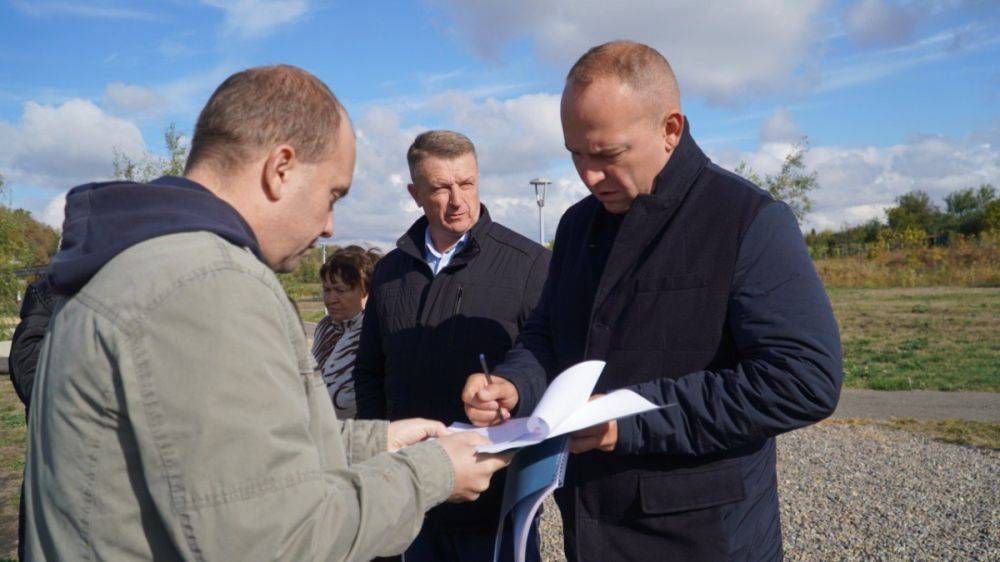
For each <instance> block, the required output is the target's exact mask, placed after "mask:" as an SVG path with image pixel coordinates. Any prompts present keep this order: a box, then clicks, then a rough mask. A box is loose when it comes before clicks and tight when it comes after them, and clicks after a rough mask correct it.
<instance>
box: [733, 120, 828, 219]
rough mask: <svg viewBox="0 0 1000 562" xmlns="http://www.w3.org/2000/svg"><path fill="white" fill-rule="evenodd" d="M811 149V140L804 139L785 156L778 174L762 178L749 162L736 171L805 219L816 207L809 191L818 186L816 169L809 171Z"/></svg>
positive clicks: (796, 216)
mask: <svg viewBox="0 0 1000 562" xmlns="http://www.w3.org/2000/svg"><path fill="white" fill-rule="evenodd" d="M808 151H809V142H808V140H807V139H806V138H803V139H802V140H801V141H799V142H797V143H796V144H795V145H794V147H793V148H792V151H791V152H790V153H788V155H787V156H785V161H784V162H783V163H782V165H781V171H780V172H778V173H777V174H767V175H766V176H764V177H763V178H762V177H760V175H758V174H757V173H756V172H754V171H753V169H752V168H751V167H750V165H749V164H747V163H746V162H740V164H739V165H738V166H737V167H736V170H735V171H736V173H737V174H738V175H741V176H743V177H745V178H747V179H748V180H750V181H752V182H753V183H755V184H757V185H759V186H761V187H762V188H764V189H766V190H767V192H768V193H770V194H771V196H772V197H774V198H775V199H777V200H779V201H784V202H785V203H786V204H787V205H788V206H789V207H791V208H792V212H793V213H795V218H796V219H797V220H798V221H799V222H802V219H803V218H805V216H806V215H807V214H809V212H810V211H812V208H813V202H812V199H810V198H809V193H810V192H812V191H814V190H816V188H818V187H819V180H818V178H817V175H816V172H812V173H809V172H807V171H806V165H805V155H806V153H807V152H808Z"/></svg>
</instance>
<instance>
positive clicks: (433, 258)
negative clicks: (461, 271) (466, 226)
mask: <svg viewBox="0 0 1000 562" xmlns="http://www.w3.org/2000/svg"><path fill="white" fill-rule="evenodd" d="M468 240H469V233H468V232H466V233H465V234H463V235H462V237H461V238H459V239H458V242H456V243H455V245H454V246H452V247H451V248H448V249H447V250H446V251H444V252H439V251H437V248H435V247H434V241H433V240H431V229H430V227H427V228H426V229H425V230H424V260H426V261H427V265H429V266H430V267H431V272H432V273H434V275H437V274H438V272H439V271H441V270H442V269H444V268H446V267H448V264H449V263H451V258H453V257H454V256H455V254H457V253H459V252H461V251H462V248H464V247H465V243H466V242H467V241H468Z"/></svg>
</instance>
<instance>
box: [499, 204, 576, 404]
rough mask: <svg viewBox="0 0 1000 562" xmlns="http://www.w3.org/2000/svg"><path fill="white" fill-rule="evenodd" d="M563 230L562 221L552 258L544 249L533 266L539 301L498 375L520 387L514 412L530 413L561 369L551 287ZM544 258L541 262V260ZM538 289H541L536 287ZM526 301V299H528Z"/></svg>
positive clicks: (557, 232)
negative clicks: (556, 353) (554, 337)
mask: <svg viewBox="0 0 1000 562" xmlns="http://www.w3.org/2000/svg"><path fill="white" fill-rule="evenodd" d="M563 229H564V225H563V221H560V223H559V228H558V229H557V230H556V244H555V249H554V250H553V252H552V254H551V257H550V255H549V253H548V252H545V253H544V254H543V255H542V256H541V257H539V259H538V260H536V262H535V265H534V267H533V268H532V273H531V276H532V279H531V280H529V285H533V286H534V287H540V288H541V296H539V297H538V299H537V302H538V304H537V305H535V306H534V309H533V310H531V313H530V315H528V319H527V321H526V322H525V324H524V326H523V327H522V328H521V331H520V333H519V334H518V336H517V341H516V342H515V343H514V347H513V348H511V350H510V351H508V352H507V355H506V356H505V357H504V360H503V363H502V364H500V365H498V366H497V367H496V370H495V374H496V375H498V376H500V377H503V378H505V379H507V380H509V381H510V382H511V383H512V384H513V385H514V386H515V387H516V388H517V394H518V399H517V407H516V408H515V409H514V414H515V415H516V414H518V413H519V412H528V413H530V412H531V411H532V410H534V409H535V406H536V405H537V404H538V401H539V400H541V399H542V394H544V393H545V387H546V386H548V378H549V377H550V376H555V375H556V374H557V373H558V371H559V369H558V365H557V363H556V359H555V356H554V355H553V353H552V349H553V346H552V336H551V331H550V329H549V320H550V317H549V313H550V307H551V304H550V303H551V302H552V298H551V294H552V287H553V286H554V285H555V283H556V276H557V275H558V271H559V267H558V265H557V264H558V263H559V260H560V259H561V258H560V256H561V255H562V252H560V250H559V247H560V246H559V240H560V236H559V234H560V232H562V231H563ZM543 259H544V260H545V261H542V260H543ZM535 290H538V289H535ZM526 300H527V299H526Z"/></svg>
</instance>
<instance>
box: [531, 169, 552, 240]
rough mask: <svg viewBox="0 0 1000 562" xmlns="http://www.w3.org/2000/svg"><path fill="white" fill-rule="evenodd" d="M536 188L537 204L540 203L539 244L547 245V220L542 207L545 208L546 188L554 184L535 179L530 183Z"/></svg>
mask: <svg viewBox="0 0 1000 562" xmlns="http://www.w3.org/2000/svg"><path fill="white" fill-rule="evenodd" d="M528 183H530V184H531V185H532V187H534V188H535V203H538V243H539V244H541V245H542V246H544V245H545V218H544V217H543V216H542V207H544V206H545V188H546V186H548V185H549V184H550V183H552V181H551V180H549V178H535V179H533V180H531V181H530V182H528Z"/></svg>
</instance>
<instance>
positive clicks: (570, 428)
mask: <svg viewBox="0 0 1000 562" xmlns="http://www.w3.org/2000/svg"><path fill="white" fill-rule="evenodd" d="M603 370H604V361H584V362H583V363H577V364H576V365H573V366H572V367H570V368H569V369H566V370H565V371H563V372H562V373H560V374H559V376H557V377H556V378H555V379H553V380H552V382H551V383H549V387H548V389H546V390H545V394H544V395H543V396H542V399H541V401H540V402H539V403H538V407H536V408H535V411H534V412H532V413H531V415H530V416H528V417H522V418H512V419H509V420H507V421H506V422H504V423H502V424H499V425H494V426H490V427H473V426H471V425H469V424H464V423H454V424H452V425H451V429H453V430H456V431H475V432H476V433H479V434H480V435H482V436H484V437H486V438H487V439H489V440H490V443H489V444H487V445H480V446H479V447H477V449H476V450H478V451H479V452H480V453H499V452H502V451H507V450H510V449H520V448H522V447H530V446H531V445H537V444H538V443H541V442H542V441H545V440H546V439H550V438H552V437H558V436H560V435H565V434H567V433H572V432H574V431H577V430H579V429H583V428H586V427H590V426H592V425H597V424H599V423H604V422H606V421H610V420H613V419H618V418H623V417H626V416H631V415H635V414H640V413H642V412H648V411H650V410H655V409H657V408H659V407H660V406H657V405H656V404H653V403H652V402H650V401H649V400H646V399H645V398H643V397H642V396H639V395H638V394H636V393H635V392H632V391H631V390H625V389H621V390H616V391H614V392H612V393H610V394H605V395H604V396H602V397H600V398H598V399H596V400H590V396H591V394H593V393H594V386H595V385H596V384H597V379H598V378H600V376H601V371H603Z"/></svg>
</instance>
